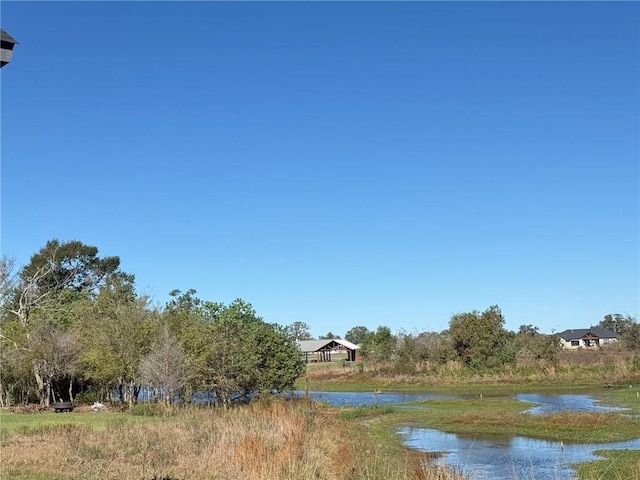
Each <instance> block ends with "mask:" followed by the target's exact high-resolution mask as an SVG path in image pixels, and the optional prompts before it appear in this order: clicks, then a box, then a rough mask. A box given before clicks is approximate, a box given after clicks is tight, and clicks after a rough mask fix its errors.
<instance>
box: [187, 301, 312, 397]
mask: <svg viewBox="0 0 640 480" xmlns="http://www.w3.org/2000/svg"><path fill="white" fill-rule="evenodd" d="M212 305H217V306H218V307H220V305H219V304H212ZM204 330H205V331H206V341H205V343H204V344H202V345H201V346H200V348H199V349H198V351H199V355H198V356H197V358H196V359H195V362H194V363H195V364H196V365H197V374H198V378H199V381H200V385H201V387H203V388H206V389H208V390H210V391H212V392H214V393H215V398H216V402H217V403H218V404H219V405H221V406H223V407H225V408H228V407H229V406H230V405H231V404H232V403H233V402H235V401H238V400H240V399H250V398H253V397H254V396H255V395H260V394H263V393H267V392H274V393H278V392H281V391H284V390H287V389H291V388H293V384H294V382H295V380H296V379H297V378H298V376H300V375H301V374H302V373H303V372H304V368H305V365H304V362H303V361H302V358H301V356H300V352H299V350H298V348H297V345H296V344H295V340H294V339H293V338H292V336H291V333H290V331H288V329H286V328H282V327H279V326H277V325H271V324H267V323H265V322H264V321H263V320H262V318H260V317H258V316H257V315H256V313H255V311H254V310H253V307H252V306H251V305H250V304H249V303H246V302H244V301H243V300H241V299H238V300H236V301H234V302H233V303H231V304H230V305H229V306H227V307H224V306H222V307H221V308H219V309H218V311H217V314H216V316H215V318H213V320H212V321H208V322H207V323H206V324H205V325H204Z"/></svg>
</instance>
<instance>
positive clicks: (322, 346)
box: [297, 339, 360, 362]
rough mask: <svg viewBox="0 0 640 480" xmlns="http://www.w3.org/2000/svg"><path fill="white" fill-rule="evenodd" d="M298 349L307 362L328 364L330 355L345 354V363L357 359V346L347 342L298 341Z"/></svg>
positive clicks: (334, 340) (332, 340)
mask: <svg viewBox="0 0 640 480" xmlns="http://www.w3.org/2000/svg"><path fill="white" fill-rule="evenodd" d="M297 343H298V348H300V351H301V352H302V355H303V356H304V358H305V360H306V361H307V362H309V361H311V362H330V361H331V354H332V353H338V352H345V353H346V354H347V361H349V362H353V361H355V360H357V358H358V354H357V352H358V349H359V348H360V347H359V346H358V345H356V344H354V343H351V342H348V341H347V340H339V339H331V340H298V341H297Z"/></svg>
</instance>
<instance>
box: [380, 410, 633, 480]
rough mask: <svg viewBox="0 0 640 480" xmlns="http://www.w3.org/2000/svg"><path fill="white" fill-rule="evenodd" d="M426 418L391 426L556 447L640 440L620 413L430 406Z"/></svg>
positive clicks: (410, 415) (415, 416)
mask: <svg viewBox="0 0 640 480" xmlns="http://www.w3.org/2000/svg"><path fill="white" fill-rule="evenodd" d="M415 405H420V406H422V407H423V408H424V410H423V412H422V413H420V412H416V411H413V410H410V411H406V410H402V409H397V410H396V413H394V414H392V415H388V416H387V417H386V419H385V420H384V421H385V422H389V423H396V424H397V423H411V424H419V425H420V426H423V427H425V428H437V429H439V430H443V431H445V432H448V433H475V434H510V435H519V436H528V437H532V438H540V439H546V440H556V441H566V442H568V441H572V442H581V443H582V442H586V443H600V442H610V441H622V440H630V439H633V438H637V437H638V432H640V418H633V417H629V416H627V415H623V414H620V413H616V412H611V413H609V412H562V413H556V414H549V415H534V414H529V413H523V412H524V410H526V409H527V408H528V405H527V404H526V403H523V402H519V401H517V400H513V399H508V398H485V399H475V400H463V399H456V400H426V401H422V402H416V404H415ZM639 478H640V477H639Z"/></svg>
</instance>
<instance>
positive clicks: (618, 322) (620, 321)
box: [598, 313, 635, 335]
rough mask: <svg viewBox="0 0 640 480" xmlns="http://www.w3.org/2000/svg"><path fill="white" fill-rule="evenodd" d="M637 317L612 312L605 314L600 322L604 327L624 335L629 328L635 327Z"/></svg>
mask: <svg viewBox="0 0 640 480" xmlns="http://www.w3.org/2000/svg"><path fill="white" fill-rule="evenodd" d="M634 323H635V319H634V318H633V317H632V316H631V315H627V316H624V315H622V314H620V313H610V314H608V315H605V316H604V318H603V319H602V320H601V321H600V323H599V324H598V325H599V326H601V327H602V328H606V329H607V330H611V331H612V332H615V333H617V334H620V335H623V334H624V333H625V332H626V331H627V330H629V329H630V328H632V327H633V324H634Z"/></svg>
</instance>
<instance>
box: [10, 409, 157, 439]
mask: <svg viewBox="0 0 640 480" xmlns="http://www.w3.org/2000/svg"><path fill="white" fill-rule="evenodd" d="M152 421H158V419H157V418H156V417H143V416H133V415H130V414H128V413H97V412H87V413H75V412H74V413H53V412H43V413H38V414H18V413H9V412H0V438H2V439H3V441H5V440H6V439H7V438H9V437H11V436H12V435H15V434H21V435H37V434H40V433H46V432H48V431H52V430H69V429H73V428H77V427H84V428H89V429H93V430H102V429H106V428H117V427H122V426H125V425H132V424H141V423H149V422H152Z"/></svg>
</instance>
